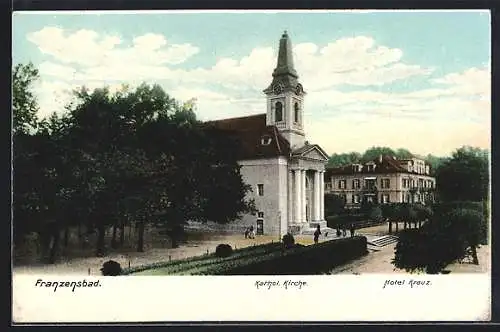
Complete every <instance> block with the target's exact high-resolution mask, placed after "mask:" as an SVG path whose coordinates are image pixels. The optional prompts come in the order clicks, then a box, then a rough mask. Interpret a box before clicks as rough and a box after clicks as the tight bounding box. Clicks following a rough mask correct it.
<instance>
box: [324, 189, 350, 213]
mask: <svg viewBox="0 0 500 332" xmlns="http://www.w3.org/2000/svg"><path fill="white" fill-rule="evenodd" d="M324 200H325V216H333V215H339V214H342V213H344V212H345V205H346V201H345V200H344V197H342V196H340V195H336V194H332V193H327V194H325V197H324Z"/></svg>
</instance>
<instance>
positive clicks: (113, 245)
mask: <svg viewBox="0 0 500 332" xmlns="http://www.w3.org/2000/svg"><path fill="white" fill-rule="evenodd" d="M116 229H117V227H116V224H113V237H112V238H111V248H113V249H116V247H117V243H116Z"/></svg>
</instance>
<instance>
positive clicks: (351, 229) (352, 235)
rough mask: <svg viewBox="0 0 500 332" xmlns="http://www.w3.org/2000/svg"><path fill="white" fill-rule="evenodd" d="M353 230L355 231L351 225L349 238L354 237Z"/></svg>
mask: <svg viewBox="0 0 500 332" xmlns="http://www.w3.org/2000/svg"><path fill="white" fill-rule="evenodd" d="M354 230H355V227H354V224H351V228H350V231H351V237H354Z"/></svg>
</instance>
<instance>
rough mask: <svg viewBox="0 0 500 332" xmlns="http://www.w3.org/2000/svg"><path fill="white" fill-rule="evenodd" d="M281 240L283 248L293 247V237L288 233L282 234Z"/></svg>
mask: <svg viewBox="0 0 500 332" xmlns="http://www.w3.org/2000/svg"><path fill="white" fill-rule="evenodd" d="M281 241H282V242H283V245H284V246H285V248H290V247H293V245H294V244H295V239H294V237H293V235H292V234H290V233H287V234H285V235H283V239H282V240H281Z"/></svg>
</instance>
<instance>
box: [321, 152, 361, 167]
mask: <svg viewBox="0 0 500 332" xmlns="http://www.w3.org/2000/svg"><path fill="white" fill-rule="evenodd" d="M359 162H361V154H360V153H358V152H349V153H340V154H338V153H334V154H332V155H331V156H330V158H329V159H328V166H329V167H341V166H345V165H349V164H356V163H359Z"/></svg>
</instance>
